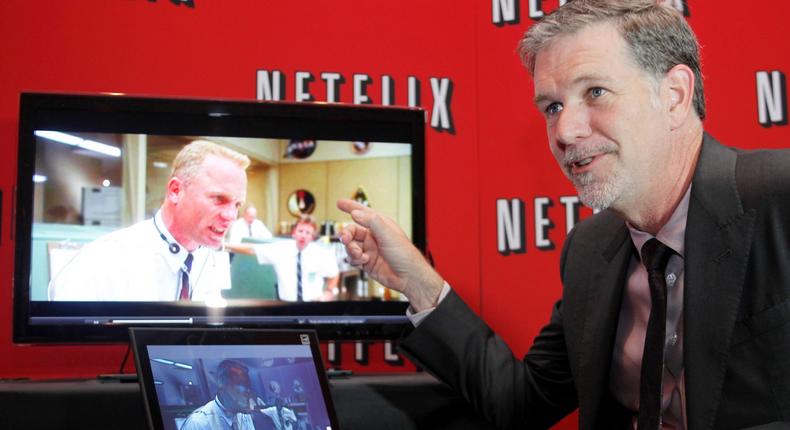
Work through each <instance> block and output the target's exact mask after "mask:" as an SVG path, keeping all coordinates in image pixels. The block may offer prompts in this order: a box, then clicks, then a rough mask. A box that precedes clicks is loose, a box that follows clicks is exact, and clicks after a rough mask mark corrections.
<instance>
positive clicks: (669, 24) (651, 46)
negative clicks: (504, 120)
mask: <svg viewBox="0 0 790 430" xmlns="http://www.w3.org/2000/svg"><path fill="white" fill-rule="evenodd" d="M601 22H611V23H613V24H614V25H615V27H616V28H617V29H618V31H619V32H620V34H621V35H622V36H623V39H624V40H625V42H626V44H627V45H628V47H629V48H630V49H631V53H632V54H633V58H634V60H635V61H636V63H637V64H638V65H639V66H640V67H642V68H643V69H644V70H645V71H647V72H648V73H650V74H652V75H653V76H654V77H656V78H661V77H663V76H664V75H665V74H666V73H667V72H668V71H669V70H670V69H671V68H672V67H675V66H676V65H678V64H685V65H686V66H688V67H689V68H690V69H691V70H692V71H693V72H694V100H693V102H694V110H695V111H696V112H697V115H698V116H699V117H700V118H705V92H704V89H703V86H702V71H701V70H700V58H699V42H697V37H696V36H695V35H694V32H693V31H692V30H691V27H689V25H688V23H687V22H686V19H685V18H684V17H683V16H682V15H681V14H680V13H679V12H678V11H677V10H676V9H674V8H672V7H670V6H665V5H662V4H659V2H658V1H656V0H573V1H570V2H568V3H567V4H565V5H564V6H562V7H559V8H557V10H555V11H554V12H553V13H551V14H549V15H547V16H545V17H544V18H543V19H541V20H540V21H539V22H537V23H535V24H534V25H533V26H532V27H530V29H529V30H527V33H526V34H525V35H524V38H523V39H522V40H521V43H520V44H519V54H520V55H521V59H522V61H523V62H524V65H525V66H526V67H527V68H528V69H529V72H530V73H533V74H534V72H535V57H536V56H537V54H538V53H539V52H540V51H541V50H542V49H544V48H546V47H547V46H549V45H550V44H551V43H552V41H554V40H555V39H556V38H557V37H560V36H564V35H570V34H574V33H576V32H578V31H579V30H581V29H583V28H585V27H587V26H589V25H592V24H597V23H601Z"/></svg>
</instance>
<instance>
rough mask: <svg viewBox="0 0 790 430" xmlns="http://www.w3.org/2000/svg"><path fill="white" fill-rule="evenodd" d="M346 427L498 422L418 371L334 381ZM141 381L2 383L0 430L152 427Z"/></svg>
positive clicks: (455, 425) (462, 426) (407, 428)
mask: <svg viewBox="0 0 790 430" xmlns="http://www.w3.org/2000/svg"><path fill="white" fill-rule="evenodd" d="M330 390H331V392H332V400H333V401H334V404H335V410H336V411H337V415H338V420H339V422H340V428H341V429H343V430H356V429H398V430H410V429H487V428H493V426H491V425H490V424H487V423H486V422H485V421H483V420H482V419H480V418H478V417H477V416H476V415H474V413H473V412H472V411H471V407H470V406H469V405H468V404H467V403H466V402H465V401H464V400H463V399H461V398H460V397H459V396H458V395H457V394H455V393H454V392H453V391H452V390H451V389H450V388H449V387H448V386H446V385H444V384H442V383H441V382H439V381H437V380H436V379H434V378H433V377H432V376H430V375H428V374H426V373H422V372H418V373H407V374H386V375H355V376H350V377H345V378H337V379H331V380H330ZM146 428H147V423H146V418H145V410H144V406H143V398H142V394H141V392H140V386H139V384H137V383H136V382H118V381H103V380H97V379H81V380H54V381H2V382H0V429H26V430H29V429H48V430H52V429H55V430H59V429H62V430H71V429H74V430H76V429H80V430H90V429H97V430H98V429H102V430H105V429H117V430H123V429H136V430H140V429H146Z"/></svg>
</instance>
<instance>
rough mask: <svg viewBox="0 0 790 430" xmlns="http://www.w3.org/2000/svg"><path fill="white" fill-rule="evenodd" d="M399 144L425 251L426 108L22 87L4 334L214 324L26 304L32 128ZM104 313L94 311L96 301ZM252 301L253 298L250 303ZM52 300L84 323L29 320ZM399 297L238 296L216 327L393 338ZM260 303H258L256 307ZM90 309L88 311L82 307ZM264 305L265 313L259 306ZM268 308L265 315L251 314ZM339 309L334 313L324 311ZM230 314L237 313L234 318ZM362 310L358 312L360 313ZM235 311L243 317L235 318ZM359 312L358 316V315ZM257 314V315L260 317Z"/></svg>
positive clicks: (140, 308)
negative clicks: (406, 147)
mask: <svg viewBox="0 0 790 430" xmlns="http://www.w3.org/2000/svg"><path fill="white" fill-rule="evenodd" d="M47 129H49V130H60V131H81V132H88V131H90V132H97V133H144V134H159V135H187V136H234V137H266V138H274V139H315V140H349V141H360V140H361V141H378V142H403V143H410V144H411V145H412V166H411V175H412V238H413V242H414V244H415V245H416V246H417V248H419V249H420V250H422V251H425V249H426V229H425V112H424V111H423V110H422V109H418V108H400V107H398V108H396V107H382V106H364V105H345V104H326V103H291V102H269V101H246V100H223V99H194V98H164V97H141V96H127V95H114V94H59V93H21V94H20V111H19V146H18V156H17V157H18V171H17V183H16V189H15V193H14V194H15V206H14V209H15V210H14V214H13V218H14V222H15V225H14V228H13V229H12V230H13V231H12V233H13V235H12V240H13V241H14V242H15V247H14V248H15V254H14V279H13V342H14V343H24V344H30V343H33V344H52V343H125V342H128V329H129V327H157V326H165V327H173V328H176V327H216V326H218V323H217V318H216V317H215V316H212V314H211V313H212V311H211V310H210V309H209V308H206V307H205V306H199V305H196V304H183V303H175V302H168V303H161V302H126V303H121V302H38V301H37V302H31V301H30V271H31V260H30V258H31V235H32V219H33V214H32V207H33V182H32V180H31V178H32V175H33V173H34V169H35V150H36V144H35V143H36V140H35V139H36V137H35V136H34V134H33V132H34V131H35V130H47ZM97 305H98V306H100V307H102V308H104V309H106V310H107V311H108V312H101V313H97V312H95V308H96V306H97ZM258 305H261V306H258ZM51 306H56V307H57V308H58V309H59V310H60V311H61V313H62V315H63V317H64V318H67V317H76V316H79V317H84V318H85V319H86V321H87V320H92V321H96V322H95V323H93V324H80V325H69V324H66V325H64V324H61V323H59V322H58V321H57V319H54V320H53V322H52V324H46V325H43V324H31V322H30V317H31V316H32V313H33V310H34V308H35V309H36V310H41V309H42V308H44V309H45V308H47V307H51ZM406 307H407V303H405V302H386V301H364V302H363V301H346V302H326V303H301V304H281V305H277V306H273V305H272V304H271V303H258V302H252V301H251V302H247V303H245V304H244V305H243V306H242V305H239V306H233V307H231V306H229V307H228V308H226V309H225V312H226V315H225V316H227V317H230V318H227V320H226V321H225V322H223V323H222V324H219V326H220V327H256V328H294V329H303V328H313V329H315V330H316V331H317V332H318V335H319V337H320V338H321V339H322V340H329V339H332V340H343V339H347V340H352V339H354V340H357V339H361V340H366V339H367V340H374V339H395V338H398V337H400V336H401V335H402V334H403V332H404V330H408V329H410V328H411V326H410V324H408V322H407V320H406V319H405V317H404V315H405V310H406ZM264 309H265V311H264ZM88 310H91V311H92V312H89V311H88ZM261 312H265V314H261ZM108 316H115V317H122V316H137V317H140V316H148V317H151V318H152V319H162V320H165V319H168V318H169V319H171V320H172V319H176V320H177V319H178V318H179V317H188V316H194V317H196V321H197V322H192V323H187V324H185V323H178V322H172V323H171V322H162V323H153V324H152V323H146V324H105V323H104V322H103V321H104V320H103V317H108ZM254 316H259V317H265V316H271V317H272V318H271V319H267V318H258V320H259V321H256V322H250V320H251V319H254V318H252V317H254ZM334 316H337V317H347V318H346V319H343V318H332V317H334ZM234 317H237V318H234ZM366 317H367V318H366ZM239 318H242V319H247V322H246V323H245V322H238V321H237V320H238V319H239ZM363 318H365V320H364V322H360V321H362V319H363ZM261 320H263V321H261Z"/></svg>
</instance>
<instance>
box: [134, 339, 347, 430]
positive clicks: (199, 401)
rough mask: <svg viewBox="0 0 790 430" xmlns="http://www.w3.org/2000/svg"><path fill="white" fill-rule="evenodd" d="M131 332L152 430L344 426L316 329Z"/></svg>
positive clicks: (329, 428)
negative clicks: (327, 374)
mask: <svg viewBox="0 0 790 430" xmlns="http://www.w3.org/2000/svg"><path fill="white" fill-rule="evenodd" d="M129 332H130V339H131V343H132V348H133V349H134V355H135V360H136V363H137V374H138V377H139V380H140V387H141V390H142V392H143V398H144V402H145V410H146V414H147V416H148V422H149V426H150V428H151V429H152V430H196V429H209V428H210V429H216V430H223V429H232V430H252V429H255V430H269V429H271V430H307V429H309V430H332V429H338V428H339V427H338V424H337V416H336V414H335V410H334V406H333V404H332V399H331V397H330V394H329V384H328V382H327V378H326V374H325V372H324V366H323V363H322V359H321V353H320V350H319V344H318V339H317V337H316V334H315V332H314V331H312V330H261V329H172V328H130V329H129Z"/></svg>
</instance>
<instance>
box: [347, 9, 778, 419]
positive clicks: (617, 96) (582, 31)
mask: <svg viewBox="0 0 790 430" xmlns="http://www.w3.org/2000/svg"><path fill="white" fill-rule="evenodd" d="M521 48H522V54H523V57H524V60H525V64H526V65H527V67H528V68H529V69H530V72H531V73H532V76H533V81H534V86H535V103H536V105H537V107H538V108H539V109H540V110H541V111H542V112H543V113H544V116H545V119H546V124H547V133H548V137H549V142H550V146H551V151H552V153H553V154H554V156H555V158H556V159H557V162H558V163H559V165H560V167H561V169H562V170H563V172H564V173H565V174H566V176H568V178H569V179H570V180H571V181H572V182H573V184H574V186H575V187H576V189H577V191H578V193H579V196H580V198H581V200H582V201H583V202H584V203H585V204H586V205H588V206H591V207H593V208H597V209H601V212H600V213H598V214H596V215H594V216H592V217H590V218H589V219H587V220H585V221H583V222H581V223H579V224H578V225H577V226H576V228H575V229H574V230H573V231H572V232H571V233H570V234H569V236H568V238H567V240H566V241H565V244H564V249H563V252H562V257H561V276H562V282H563V294H562V299H561V300H560V301H558V302H557V304H556V305H555V307H554V311H553V314H552V317H551V320H550V321H549V323H548V324H547V325H546V326H545V327H544V328H543V329H542V331H541V333H540V334H539V335H538V337H537V338H536V339H535V342H534V344H533V346H532V348H531V349H530V350H529V352H528V353H527V355H526V357H524V359H523V360H519V359H517V358H516V357H514V356H513V354H512V352H511V351H510V350H509V349H508V347H507V346H506V345H505V344H504V343H503V342H502V340H501V339H499V338H498V337H497V336H496V335H495V334H494V333H493V332H492V331H491V330H490V329H489V328H488V327H487V326H486V325H485V324H484V323H483V322H482V321H481V320H480V319H479V318H478V317H477V316H476V315H475V314H474V313H473V312H472V311H471V310H470V309H469V308H468V307H467V306H466V305H465V304H464V303H463V302H462V301H461V300H460V299H459V298H458V296H457V295H455V294H454V293H453V292H452V291H451V290H450V288H449V286H448V285H447V284H446V283H444V281H443V280H442V279H441V277H440V276H439V275H438V274H437V273H436V272H435V271H433V270H432V269H431V268H430V267H429V266H428V264H427V263H425V261H424V259H423V258H422V257H421V256H420V255H419V252H418V251H417V250H416V249H414V248H413V247H411V246H409V245H408V241H407V239H406V238H405V235H403V234H402V233H401V232H400V231H399V230H398V229H397V227H396V225H395V223H394V222H392V221H391V220H388V219H386V218H384V217H382V216H381V215H379V214H377V213H375V212H374V211H372V210H370V209H369V208H365V207H362V206H360V205H355V204H354V203H353V202H351V201H341V202H339V207H340V208H341V209H343V210H345V211H346V212H349V213H350V214H351V215H352V217H353V219H354V220H355V221H356V222H357V223H358V224H359V226H357V227H355V228H351V229H348V230H346V231H344V233H343V237H342V240H343V242H344V243H345V244H346V246H347V248H348V252H349V255H350V256H351V258H352V264H357V265H361V266H362V267H363V268H364V269H365V270H367V271H368V273H369V274H370V275H371V276H372V277H374V278H375V279H378V280H379V281H380V282H382V283H383V284H384V285H387V286H388V287H390V288H393V289H396V290H398V291H401V292H403V293H404V294H405V295H406V296H407V297H408V298H409V299H410V302H411V310H410V311H411V312H413V313H412V316H411V318H412V321H414V322H415V325H417V329H416V330H414V332H413V333H412V334H411V335H410V336H409V337H408V338H406V339H405V341H404V343H403V344H402V346H403V347H404V349H405V350H407V351H408V352H409V353H410V354H411V355H412V356H413V357H414V358H415V359H416V360H417V361H418V362H420V363H421V364H422V365H423V366H425V367H426V368H428V369H430V370H431V371H433V372H434V373H435V374H436V375H437V376H439V377H440V378H441V379H443V380H444V381H446V382H448V383H449V384H450V385H452V386H453V387H455V388H456V389H458V390H459V391H460V392H461V393H462V395H463V396H464V397H465V398H467V399H468V400H469V401H470V402H471V403H472V404H473V405H474V406H475V407H476V408H477V409H478V410H479V411H480V413H482V414H483V415H484V416H486V417H487V418H488V419H489V420H490V421H492V422H495V423H496V424H497V426H498V427H500V428H546V427H549V426H551V425H552V424H554V423H555V422H557V421H558V420H560V419H561V418H562V417H563V416H565V415H566V414H568V413H570V412H571V411H573V410H574V409H576V408H577V407H578V408H579V426H580V428H583V429H597V428H601V429H618V428H620V429H625V428H635V429H637V428H638V429H657V428H664V429H666V428H672V429H685V428H688V429H694V430H697V429H738V428H747V427H755V426H762V427H760V428H787V426H789V425H790V423H784V424H783V423H781V422H782V421H790V364H788V363H790V361H788V360H789V359H790V264H787V262H786V260H787V259H788V257H789V256H790V231H788V229H790V227H788V226H787V224H788V220H790V189H789V188H788V185H787V184H790V152H788V151H754V152H745V151H739V150H735V149H732V148H728V147H725V146H722V145H720V144H719V143H717V142H716V141H715V140H714V139H713V138H712V137H711V136H709V135H707V134H706V133H704V131H703V127H702V119H703V118H704V117H705V103H704V102H705V100H704V95H703V87H702V79H701V73H700V67H699V54H698V45H697V41H696V38H695V36H694V34H693V32H692V31H691V29H690V28H689V27H688V25H687V23H686V22H685V20H684V19H683V17H682V16H680V14H678V13H677V11H675V10H674V9H672V8H669V7H665V6H661V5H659V4H657V2H656V1H655V0H574V1H573V2H569V3H568V4H566V5H565V6H562V7H561V8H559V9H558V10H557V11H556V12H555V13H553V14H551V15H549V16H547V17H545V18H544V19H543V20H541V21H540V22H539V23H536V24H535V25H533V26H532V27H531V28H530V30H529V31H528V32H527V34H526V36H525V38H524V40H523V41H522V45H521ZM652 250H661V251H660V252H659V254H661V255H663V258H662V259H661V262H660V263H659V264H653V263H651V261H652V257H651V254H652ZM651 322H653V323H651ZM656 343H657V345H656ZM656 348H657V349H656ZM772 423H773V424H772Z"/></svg>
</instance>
